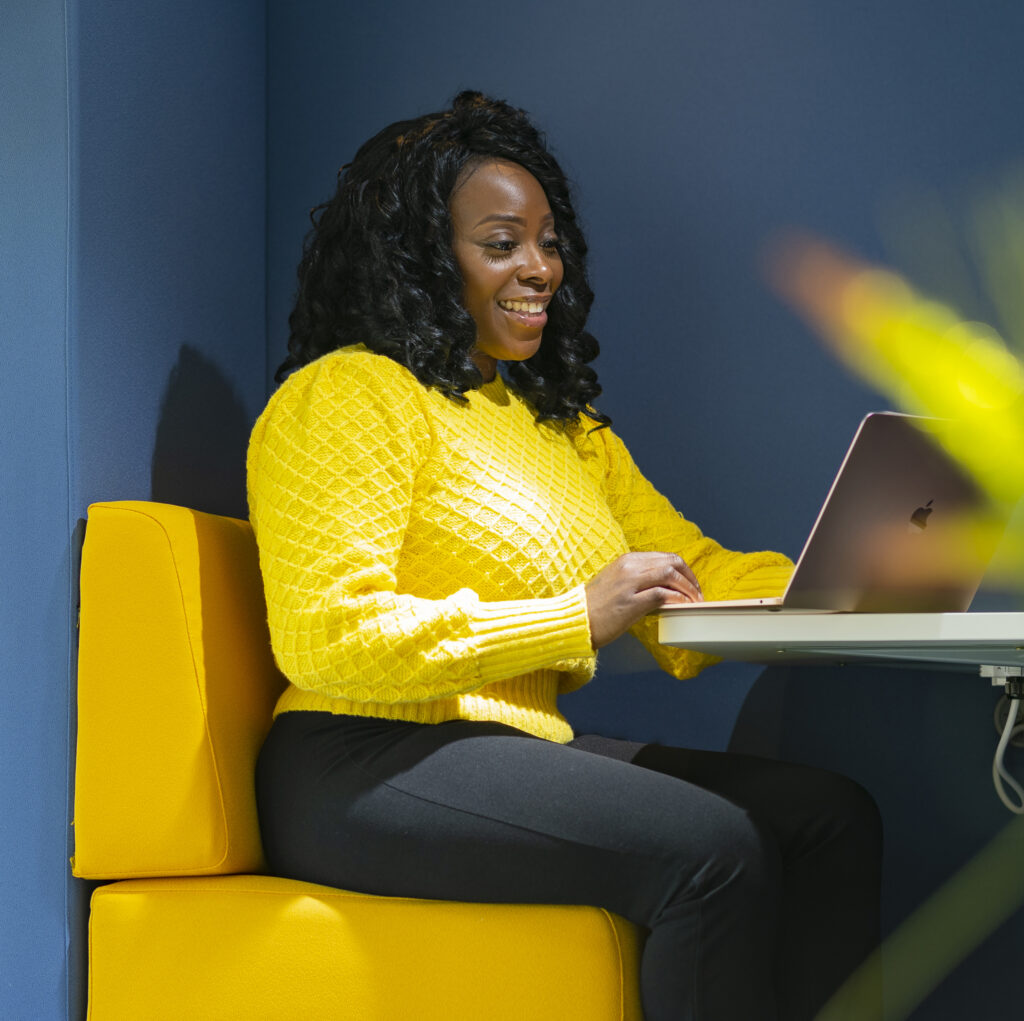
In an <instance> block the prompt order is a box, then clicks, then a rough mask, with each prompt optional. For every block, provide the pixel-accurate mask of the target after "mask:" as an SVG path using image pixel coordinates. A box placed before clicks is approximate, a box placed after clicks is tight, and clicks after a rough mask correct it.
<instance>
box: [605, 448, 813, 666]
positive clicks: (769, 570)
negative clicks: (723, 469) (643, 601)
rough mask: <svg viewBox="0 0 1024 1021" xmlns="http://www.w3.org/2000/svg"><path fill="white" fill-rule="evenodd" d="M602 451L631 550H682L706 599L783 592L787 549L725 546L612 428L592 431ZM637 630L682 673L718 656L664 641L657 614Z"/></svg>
mask: <svg viewBox="0 0 1024 1021" xmlns="http://www.w3.org/2000/svg"><path fill="white" fill-rule="evenodd" d="M591 436H592V437H593V439H594V442H595V444H596V445H597V448H598V450H599V452H600V457H601V459H602V462H603V469H604V486H605V492H606V495H607V500H608V504H609V506H610V507H611V510H612V513H613V514H614V515H615V518H616V520H617V521H618V522H619V524H620V526H621V527H622V530H623V533H624V535H625V537H626V542H627V544H628V545H629V548H630V549H631V550H635V551H659V552H669V553H676V554H678V555H679V556H681V557H682V558H683V559H684V560H685V561H686V562H687V564H689V565H690V568H691V570H692V571H693V573H694V574H695V575H696V576H697V580H698V581H699V582H700V586H701V589H702V590H703V592H704V598H705V599H746V598H753V597H757V596H775V595H781V594H782V592H783V590H784V589H785V587H786V584H787V582H788V581H789V576H790V574H791V573H792V570H793V563H792V561H791V560H790V559H789V558H788V557H786V556H784V555H783V554H781V553H771V552H759V553H737V552H734V551H732V550H728V549H725V548H723V547H722V546H721V545H719V544H718V543H717V542H715V540H714V539H711V538H709V537H708V536H706V535H704V534H703V533H702V532H701V530H700V529H699V528H698V527H697V526H696V525H695V524H693V523H692V522H690V521H687V520H686V518H684V517H683V516H682V515H681V514H680V513H679V512H678V511H677V510H675V508H674V507H673V506H672V504H671V503H670V502H669V501H668V499H666V497H664V496H663V495H662V494H661V493H659V492H658V491H657V490H656V489H655V488H654V486H652V485H651V483H650V482H648V481H647V479H646V478H644V476H643V475H642V474H641V473H640V470H639V469H638V468H637V466H636V465H635V464H634V462H633V459H632V457H631V456H630V454H629V451H628V450H627V449H626V446H625V444H624V443H623V442H622V440H620V439H619V438H618V437H617V436H616V435H615V434H614V433H613V432H612V431H611V430H610V429H600V430H597V431H596V432H593V433H591ZM631 630H632V632H633V634H635V635H636V636H637V638H639V639H640V641H641V642H643V644H644V645H645V646H646V647H647V648H648V649H649V650H650V652H651V654H652V655H653V656H654V658H655V660H656V661H657V663H658V665H659V666H660V667H662V669H664V670H667V671H668V672H669V673H670V674H673V675H674V676H676V677H679V678H683V677H692V676H694V675H695V674H697V673H699V672H700V671H701V670H702V669H704V667H706V666H709V665H710V664H712V663H715V662H718V660H717V658H716V657H713V656H708V655H705V654H704V653H698V652H693V651H690V650H688V649H676V648H670V647H668V646H665V645H661V644H660V643H659V642H658V626H657V618H656V617H655V616H648V617H645V618H644V619H643V620H641V621H640V622H639V623H637V624H636V625H634V627H633V628H632V629H631Z"/></svg>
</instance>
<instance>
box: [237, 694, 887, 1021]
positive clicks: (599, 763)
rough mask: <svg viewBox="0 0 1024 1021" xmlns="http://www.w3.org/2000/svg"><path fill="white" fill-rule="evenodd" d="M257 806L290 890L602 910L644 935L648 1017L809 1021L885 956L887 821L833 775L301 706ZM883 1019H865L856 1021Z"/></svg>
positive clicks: (262, 763) (709, 755)
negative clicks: (876, 952)
mask: <svg viewBox="0 0 1024 1021" xmlns="http://www.w3.org/2000/svg"><path fill="white" fill-rule="evenodd" d="M257 798H258V805H259V815H260V826H261V830H262V835H263V841H264V845H265V848H266V853H267V856H268V860H269V862H270V865H271V868H272V870H273V871H274V872H275V873H276V874H278V875H282V876H287V877H290V878H295V879H303V880H307V881H309V882H316V883H323V884H326V885H331V886H340V887H344V888H347V889H350V890H359V891H363V892H367V893H378V894H390V895H401V896H410V897H424V898H434V899H441V900H460V901H477V902H503V903H544V904H591V905H595V906H599V907H603V908H607V909H608V910H610V911H613V912H615V913H617V914H619V915H621V916H623V917H624V918H627V919H629V920H630V921H632V922H635V923H636V924H637V925H640V926H643V927H644V928H645V929H646V930H648V935H647V939H646V942H645V945H644V951H643V959H642V962H641V996H642V1001H643V1005H644V1013H645V1017H646V1019H647V1021H762V1019H763V1021H776V1019H778V1021H809V1019H811V1018H813V1017H814V1015H815V1014H816V1013H817V1011H818V1009H819V1008H820V1007H821V1006H822V1004H823V1003H824V1002H825V1001H826V1000H827V999H828V998H829V996H830V995H831V993H832V992H834V990H835V989H836V988H837V987H838V986H839V985H840V984H841V983H842V981H843V979H844V978H845V977H846V976H847V975H848V974H849V973H850V972H851V971H852V970H853V969H854V968H855V967H856V966H857V965H858V964H860V963H861V961H862V960H863V959H864V958H865V957H866V956H867V954H868V953H869V952H870V951H871V950H872V949H873V948H874V947H875V945H876V944H877V941H878V910H879V908H878V905H879V882H880V875H879V874H880V859H881V826H880V822H879V817H878V812H877V809H876V807H875V804H874V802H873V801H872V800H871V798H870V797H869V795H867V793H866V792H865V791H864V790H863V789H862V788H861V787H859V786H858V785H856V784H855V783H853V782H852V781H850V780H848V779H846V778H844V777H841V776H838V775H836V774H834V773H829V772H826V771H823V770H817V769H811V768H808V767H804V766H794V765H788V764H785V763H779V762H774V761H770V760H765V759H757V758H752V757H748V756H741V755H732V754H726V753H719V752H705V751H693V750H686V749H680V748H668V747H663V746H659V745H639V744H633V743H628V742H619V741H613V740H610V739H606V738H587V737H582V738H578V739H577V740H576V741H574V742H572V743H571V744H569V745H560V744H555V743H552V742H550V741H544V740H541V739H539V738H535V737H532V736H530V735H528V734H524V733H522V732H521V731H518V730H515V729H513V728H511V727H506V726H503V725H501V724H492V723H474V722H468V721H454V722H450V723H442V724H437V725H423V724H416V723H404V722H397V721H389V720H377V719H370V718H362V717H352V716H334V715H332V714H330V713H308V712H293V713H286V714H283V715H282V716H280V717H279V718H278V719H277V720H276V721H275V723H274V726H273V728H272V730H271V733H270V735H269V737H268V738H267V741H266V743H265V745H264V747H263V750H262V752H261V755H260V760H259V766H258V770H257ZM453 952H456V953H457V948H453ZM880 1013H881V1010H880V1006H878V1007H875V1006H871V1007H869V1006H865V1005H864V1004H861V1006H860V1007H859V1008H858V1011H857V1015H856V1021H868V1019H871V1018H873V1017H876V1016H880ZM851 1021H852V1019H851Z"/></svg>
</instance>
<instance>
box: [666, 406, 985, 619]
mask: <svg viewBox="0 0 1024 1021" xmlns="http://www.w3.org/2000/svg"><path fill="white" fill-rule="evenodd" d="M950 428H955V426H954V424H953V423H949V422H943V421H940V420H936V419H926V418H918V417H915V416H911V415H902V414H898V413H896V412H874V413H872V414H869V415H867V416H866V417H865V418H864V420H863V421H862V422H861V423H860V426H859V427H858V428H857V432H856V433H855V435H854V437H853V441H852V443H851V444H850V447H849V450H847V452H846V456H845V457H844V458H843V462H842V464H841V465H840V466H839V471H838V473H837V474H836V477H835V481H834V482H833V483H832V488H831V489H830V490H829V492H828V496H826V498H825V503H824V505H823V506H822V508H821V511H820V512H819V514H818V518H817V520H816V521H815V522H814V527H813V528H812V529H811V533H810V535H809V536H808V539H807V542H806V543H805V545H804V548H803V552H802V553H801V554H800V558H799V560H798V561H797V564H796V568H795V569H794V571H793V574H792V576H791V578H790V582H789V585H788V587H787V588H786V591H785V593H784V594H783V595H782V596H779V597H775V598H763V599H736V600H721V601H717V602H703V603H685V604H678V605H672V606H663V607H662V608H661V609H660V610H659V611H658V612H659V613H661V614H677V613H714V612H716V611H717V612H730V613H732V612H736V611H745V610H748V609H749V610H758V611H760V610H769V611H772V610H774V611H779V610H794V611H799V612H808V611H818V612H832V613H840V612H858V613H958V612H962V611H964V610H966V609H967V607H968V606H969V605H970V603H971V600H972V599H973V598H974V594H975V592H976V591H977V590H978V586H979V585H980V584H981V579H982V577H983V576H984V573H985V569H986V567H987V565H988V562H989V560H990V559H991V557H992V554H993V553H994V551H995V546H996V544H997V541H998V538H999V534H1000V529H998V528H996V529H993V528H991V527H987V528H986V527H984V525H985V523H988V524H989V525H990V524H991V522H992V521H993V520H994V511H993V508H992V507H991V505H990V503H989V501H988V500H987V498H986V497H985V495H984V494H983V493H982V491H981V489H980V488H979V487H978V486H977V485H976V484H975V483H974V482H973V481H972V479H971V478H970V477H969V476H968V475H967V473H966V472H965V471H964V470H963V469H962V468H961V467H960V466H959V465H958V464H957V462H956V461H954V460H953V459H952V458H951V457H950V456H949V455H948V454H946V453H945V452H944V450H943V449H942V447H941V445H940V443H939V441H938V439H937V438H936V437H940V436H941V434H942V432H943V430H945V429H950ZM1003 525H1005V521H1004V522H1003Z"/></svg>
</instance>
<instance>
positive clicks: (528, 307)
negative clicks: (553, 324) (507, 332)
mask: <svg viewBox="0 0 1024 1021" xmlns="http://www.w3.org/2000/svg"><path fill="white" fill-rule="evenodd" d="M498 304H499V305H500V306H501V307H502V308H504V309H508V311H509V312H529V313H530V314H531V315H536V314H537V313H538V312H543V311H544V302H542V301H499V302H498Z"/></svg>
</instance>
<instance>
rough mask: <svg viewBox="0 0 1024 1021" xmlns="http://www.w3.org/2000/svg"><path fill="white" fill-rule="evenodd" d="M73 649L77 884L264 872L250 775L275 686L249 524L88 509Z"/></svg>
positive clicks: (179, 511)
mask: <svg viewBox="0 0 1024 1021" xmlns="http://www.w3.org/2000/svg"><path fill="white" fill-rule="evenodd" d="M80 636H81V640H80V646H79V656H78V751H77V768H76V780H75V856H74V858H73V859H72V867H73V871H74V873H75V875H77V876H82V877H85V878H94V879H123V878H131V877H142V876H175V875H179V876H180V875H211V874H226V873H245V872H261V871H264V869H265V862H264V858H263V851H262V847H261V845H260V838H259V829H258V825H257V820H256V804H255V795H254V791H253V770H254V765H255V761H256V756H257V754H258V751H259V748H260V745H261V744H262V742H263V739H264V737H265V736H266V732H267V730H268V728H269V726H270V720H271V713H272V711H273V706H274V702H275V700H276V698H277V696H278V695H279V694H280V692H281V690H282V689H283V687H284V683H285V682H284V680H283V678H282V677H281V675H280V673H279V672H278V671H277V669H276V667H275V665H274V661H273V656H272V654H271V651H270V641H269V638H268V635H267V624H266V610H265V606H264V602H263V586H262V582H261V579H260V573H259V564H258V556H257V551H256V543H255V540H254V538H253V534H252V529H251V528H250V526H249V524H248V522H246V521H240V520H237V519H235V518H226V517H219V516H216V515H212V514H203V513H200V512H198V511H193V510H189V509H187V508H184V507H175V506H171V505H169V504H159V503H145V502H131V501H126V502H120V503H99V504H93V505H92V506H91V507H90V508H89V520H88V524H87V526H86V534H85V543H84V547H83V551H82V571H81V627H80Z"/></svg>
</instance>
